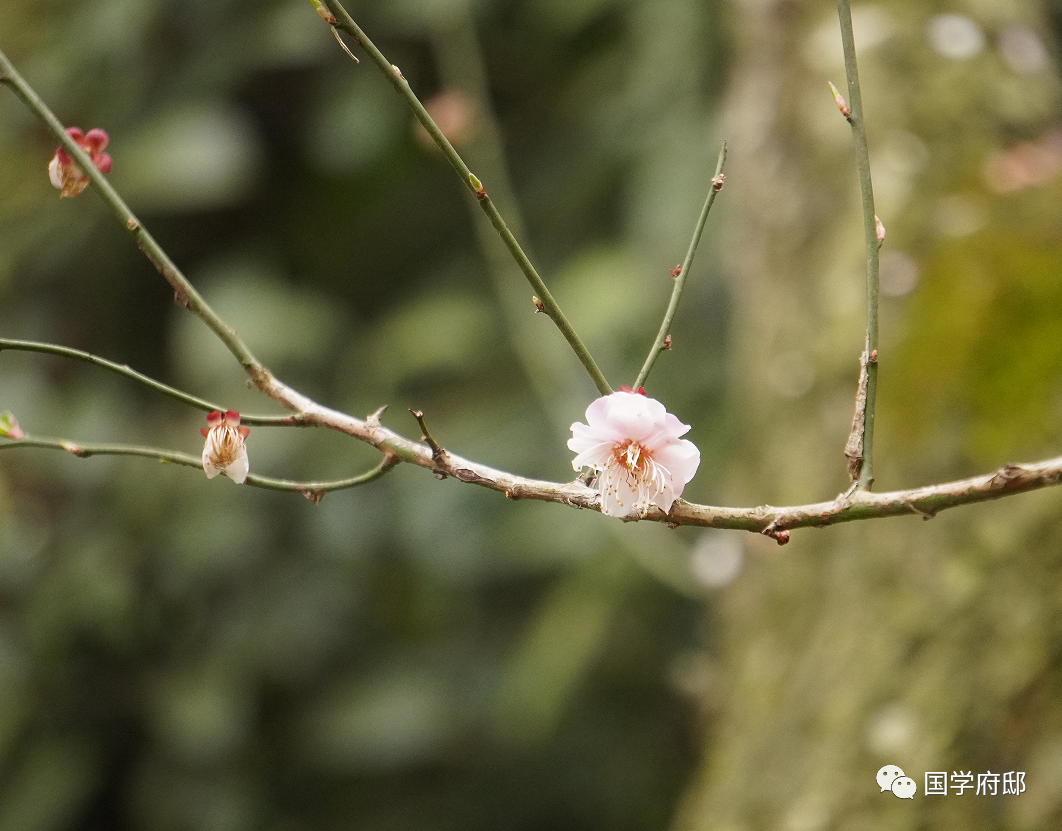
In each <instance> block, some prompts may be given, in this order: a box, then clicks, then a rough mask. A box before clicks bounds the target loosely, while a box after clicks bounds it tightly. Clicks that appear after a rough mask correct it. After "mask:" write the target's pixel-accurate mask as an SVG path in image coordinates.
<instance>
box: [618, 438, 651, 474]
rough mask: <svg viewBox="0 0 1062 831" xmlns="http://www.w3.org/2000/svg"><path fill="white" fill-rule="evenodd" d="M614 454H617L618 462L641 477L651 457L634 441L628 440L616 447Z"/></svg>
mask: <svg viewBox="0 0 1062 831" xmlns="http://www.w3.org/2000/svg"><path fill="white" fill-rule="evenodd" d="M612 452H613V453H614V454H615V457H616V461H618V462H619V463H620V464H621V465H623V466H624V467H625V468H627V470H629V471H630V472H631V473H633V474H634V475H635V476H641V474H642V473H644V471H645V467H646V464H647V462H648V460H649V455H648V454H647V453H646V452H645V448H644V447H642V446H641V445H640V444H638V442H636V441H635V440H634V439H627V440H626V441H625V442H623V444H618V445H616V449H615V450H613V451H612Z"/></svg>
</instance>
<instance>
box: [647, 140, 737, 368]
mask: <svg viewBox="0 0 1062 831" xmlns="http://www.w3.org/2000/svg"><path fill="white" fill-rule="evenodd" d="M725 163H726V142H725V141H724V142H723V146H722V147H721V148H720V150H719V160H718V161H717V162H716V165H715V174H714V175H713V176H712V187H711V189H710V190H709V191H708V198H707V199H705V200H704V207H703V208H701V215H700V217H698V219H697V225H696V227H695V228H694V229H693V238H692V239H691V240H690V246H689V248H688V249H687V250H686V259H685V260H683V261H682V265H681V266H679V272H678V274H677V275H675V286H674V288H673V289H672V290H671V300H670V302H669V303H668V304H667V311H666V312H664V321H663V323H661V324H660V331H659V332H658V333H657V335H656V340H655V341H654V342H653V346H652V349H650V350H649V355H648V356H647V357H646V359H645V363H644V364H643V365H642V371H641V372H639V373H638V378H637V379H636V380H635V382H634V384H633V385H632V386H633V387H634V389H638V387H640V386H642V385H643V384H644V383H645V380H646V378H648V377H649V373H650V372H651V371H652V369H653V364H655V363H656V359H657V358H659V357H660V353H661V352H663V351H664V350H666V349H670V348H671V342H670V341H669V340H668V338H669V335H670V333H671V324H672V322H673V321H674V319H675V312H677V311H678V306H679V301H680V300H681V299H682V291H683V289H684V288H685V287H686V276H687V275H688V274H689V271H690V266H691V265H692V264H693V255H694V254H696V253H697V246H698V244H699V243H700V241H701V233H702V232H703V231H704V224H705V223H706V222H707V221H708V213H709V212H710V211H711V210H712V204H713V203H714V202H715V197H716V194H718V193H719V191H721V190H722V189H723V179H724V178H725V177H724V176H723V165H724V164H725Z"/></svg>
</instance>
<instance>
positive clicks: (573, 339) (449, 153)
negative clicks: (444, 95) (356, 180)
mask: <svg viewBox="0 0 1062 831" xmlns="http://www.w3.org/2000/svg"><path fill="white" fill-rule="evenodd" d="M311 2H313V0H311ZM323 3H324V5H326V6H327V7H328V11H329V12H330V13H331V14H332V15H333V19H332V20H329V19H328V18H325V21H326V22H327V23H329V24H330V25H332V26H335V27H338V28H340V29H342V30H343V31H345V32H347V33H348V34H349V35H350V36H351V37H352V38H354V40H356V41H357V42H358V45H359V46H361V48H362V49H364V50H365V52H366V53H367V54H368V55H369V57H370V58H372V61H373V63H375V64H376V65H377V66H378V67H379V68H380V71H381V72H383V74H384V77H385V78H387V80H388V81H389V82H390V84H391V86H393V87H394V88H395V90H396V91H397V92H398V94H399V95H400V96H402V98H403V99H404V100H405V102H406V104H407V105H408V106H409V108H410V110H412V112H413V115H414V116H415V117H416V119H417V121H419V122H420V124H421V126H423V127H424V129H425V130H426V131H427V132H428V135H429V136H431V138H432V140H433V141H434V142H435V144H436V145H438V147H439V149H440V150H441V151H442V153H443V155H444V156H445V157H446V160H447V161H448V162H449V163H450V166H451V167H453V169H454V170H456V171H457V173H458V175H459V176H460V177H461V181H462V182H463V183H464V184H465V186H466V187H467V188H468V189H469V190H471V191H472V193H473V194H474V195H475V197H476V199H477V201H478V202H479V206H480V207H481V208H482V209H483V212H484V213H485V214H486V215H487V218H488V219H489V220H490V223H491V225H493V226H494V229H495V230H496V231H497V232H498V235H499V236H500V237H501V239H502V242H504V243H505V247H506V248H507V249H508V250H509V253H510V255H511V256H512V258H513V259H514V260H515V261H516V264H517V265H518V266H519V267H520V270H521V271H522V272H523V273H524V276H525V277H526V278H527V281H528V282H529V283H530V284H531V287H532V288H533V289H534V291H535V295H536V296H537V297H538V299H539V300H540V301H541V303H542V311H543V312H545V313H546V315H548V316H549V318H550V320H552V321H553V322H554V324H556V326H557V328H558V329H559V330H560V332H561V334H562V335H563V336H564V339H565V340H567V341H568V344H569V346H571V348H572V351H574V352H575V354H576V356H577V357H578V358H579V361H580V362H581V363H582V365H583V366H584V367H585V368H586V371H587V373H588V374H589V375H590V378H591V379H592V380H593V382H594V384H595V385H596V386H597V388H598V390H600V391H601V393H602V394H603V395H608V394H609V393H610V392H612V387H610V386H609V383H608V381H607V380H606V379H605V376H604V374H603V373H602V372H601V369H600V368H599V367H598V365H597V363H596V361H594V358H593V356H592V355H591V354H590V351H589V350H588V349H587V348H586V345H585V344H584V343H583V342H582V339H581V338H580V337H579V335H578V334H577V333H576V331H575V329H574V328H573V327H572V325H571V323H570V322H569V321H568V318H567V317H565V315H564V312H563V311H561V308H560V305H559V304H558V303H557V301H556V300H555V299H554V297H553V294H552V293H551V292H550V290H549V289H548V288H547V287H546V284H545V282H544V281H543V280H542V277H541V276H540V275H539V273H538V271H537V270H536V269H535V266H534V265H533V264H532V262H531V260H530V259H529V258H528V256H527V254H525V253H524V250H523V248H521V247H520V243H519V242H518V241H517V239H516V237H515V236H513V233H512V231H510V230H509V226H508V225H506V223H505V220H504V219H503V218H502V215H501V214H500V213H499V212H498V209H497V208H496V207H495V205H494V202H493V201H492V200H491V198H490V196H488V195H487V191H486V189H485V188H484V187H483V184H482V183H481V182H480V180H479V179H478V178H476V176H475V174H473V173H472V171H471V170H469V168H468V165H466V164H465V162H464V160H463V159H462V158H461V155H460V154H459V153H458V152H457V150H455V149H454V146H453V145H452V144H451V143H450V141H449V139H447V138H446V136H445V135H443V132H442V130H440V129H439V126H438V125H437V124H436V123H435V121H434V119H432V117H431V116H430V115H429V114H428V111H427V110H426V109H425V108H424V105H423V104H421V102H420V99H418V98H417V96H416V94H415V93H414V92H413V90H412V89H410V87H409V84H408V83H407V82H406V79H405V78H404V77H402V74H401V72H400V71H398V68H397V67H395V66H394V65H393V64H392V63H391V62H390V61H389V60H387V58H386V57H384V55H383V53H382V52H381V51H380V50H379V49H377V48H376V45H375V44H374V43H373V42H372V41H371V40H370V39H369V38H368V36H367V35H366V34H365V33H364V32H363V31H362V30H361V28H360V27H359V26H358V24H357V23H355V22H354V20H353V19H352V18H351V16H350V15H349V14H348V13H347V10H346V9H344V8H343V6H342V5H341V4H340V3H339V2H338V0H323ZM314 5H315V6H318V5H319V4H318V3H314ZM323 16H324V15H322V17H323Z"/></svg>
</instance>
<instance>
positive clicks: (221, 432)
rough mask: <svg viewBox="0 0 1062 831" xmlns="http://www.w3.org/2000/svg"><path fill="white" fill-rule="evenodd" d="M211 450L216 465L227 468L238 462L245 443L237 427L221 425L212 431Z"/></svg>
mask: <svg viewBox="0 0 1062 831" xmlns="http://www.w3.org/2000/svg"><path fill="white" fill-rule="evenodd" d="M210 432H211V435H210V450H211V453H210V455H211V457H212V459H213V462H214V464H215V465H216V466H217V467H220V468H226V467H228V466H229V465H231V464H232V463H233V462H234V461H236V457H237V456H238V455H239V452H240V445H241V444H242V443H243V442H242V440H241V437H240V434H239V432H238V431H237V430H236V428H235V427H232V426H230V425H228V424H221V425H219V426H217V427H215V428H214V429H213V430H211V431H210Z"/></svg>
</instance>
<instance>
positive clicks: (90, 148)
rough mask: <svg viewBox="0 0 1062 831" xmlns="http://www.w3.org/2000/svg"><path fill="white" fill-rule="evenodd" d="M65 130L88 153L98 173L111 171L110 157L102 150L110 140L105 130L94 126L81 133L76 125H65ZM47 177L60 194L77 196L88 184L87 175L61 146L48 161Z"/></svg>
mask: <svg viewBox="0 0 1062 831" xmlns="http://www.w3.org/2000/svg"><path fill="white" fill-rule="evenodd" d="M66 132H67V135H69V136H70V138H72V139H73V140H74V141H76V142H77V146H78V147H80V148H81V149H82V150H84V151H85V152H86V153H88V155H89V158H90V159H92V163H93V164H94V165H96V168H97V169H98V170H99V171H100V173H110V172H111V157H110V155H109V154H108V153H104V152H103V149H104V148H105V147H106V146H107V143H108V142H109V141H110V140H111V138H110V136H108V135H107V132H106V131H105V130H101V129H100V128H99V127H96V128H94V129H92V130H89V131H88V133H82V132H81V129H80V128H78V127H67V128H66ZM48 178H49V179H51V182H52V184H53V185H54V186H55V187H56V188H58V189H59V190H60V191H61V193H60V194H59V195H60V196H77V195H78V194H79V193H81V191H83V190H84V189H85V188H87V187H88V185H89V177H88V176H86V175H85V173H84V172H83V171H82V170H81V168H80V167H78V166H77V164H76V163H75V162H74V160H73V158H71V156H70V154H69V153H67V152H66V150H64V149H63V148H62V147H60V148H59V149H58V150H56V151H55V155H54V156H52V160H51V161H50V162H49V163H48Z"/></svg>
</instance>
